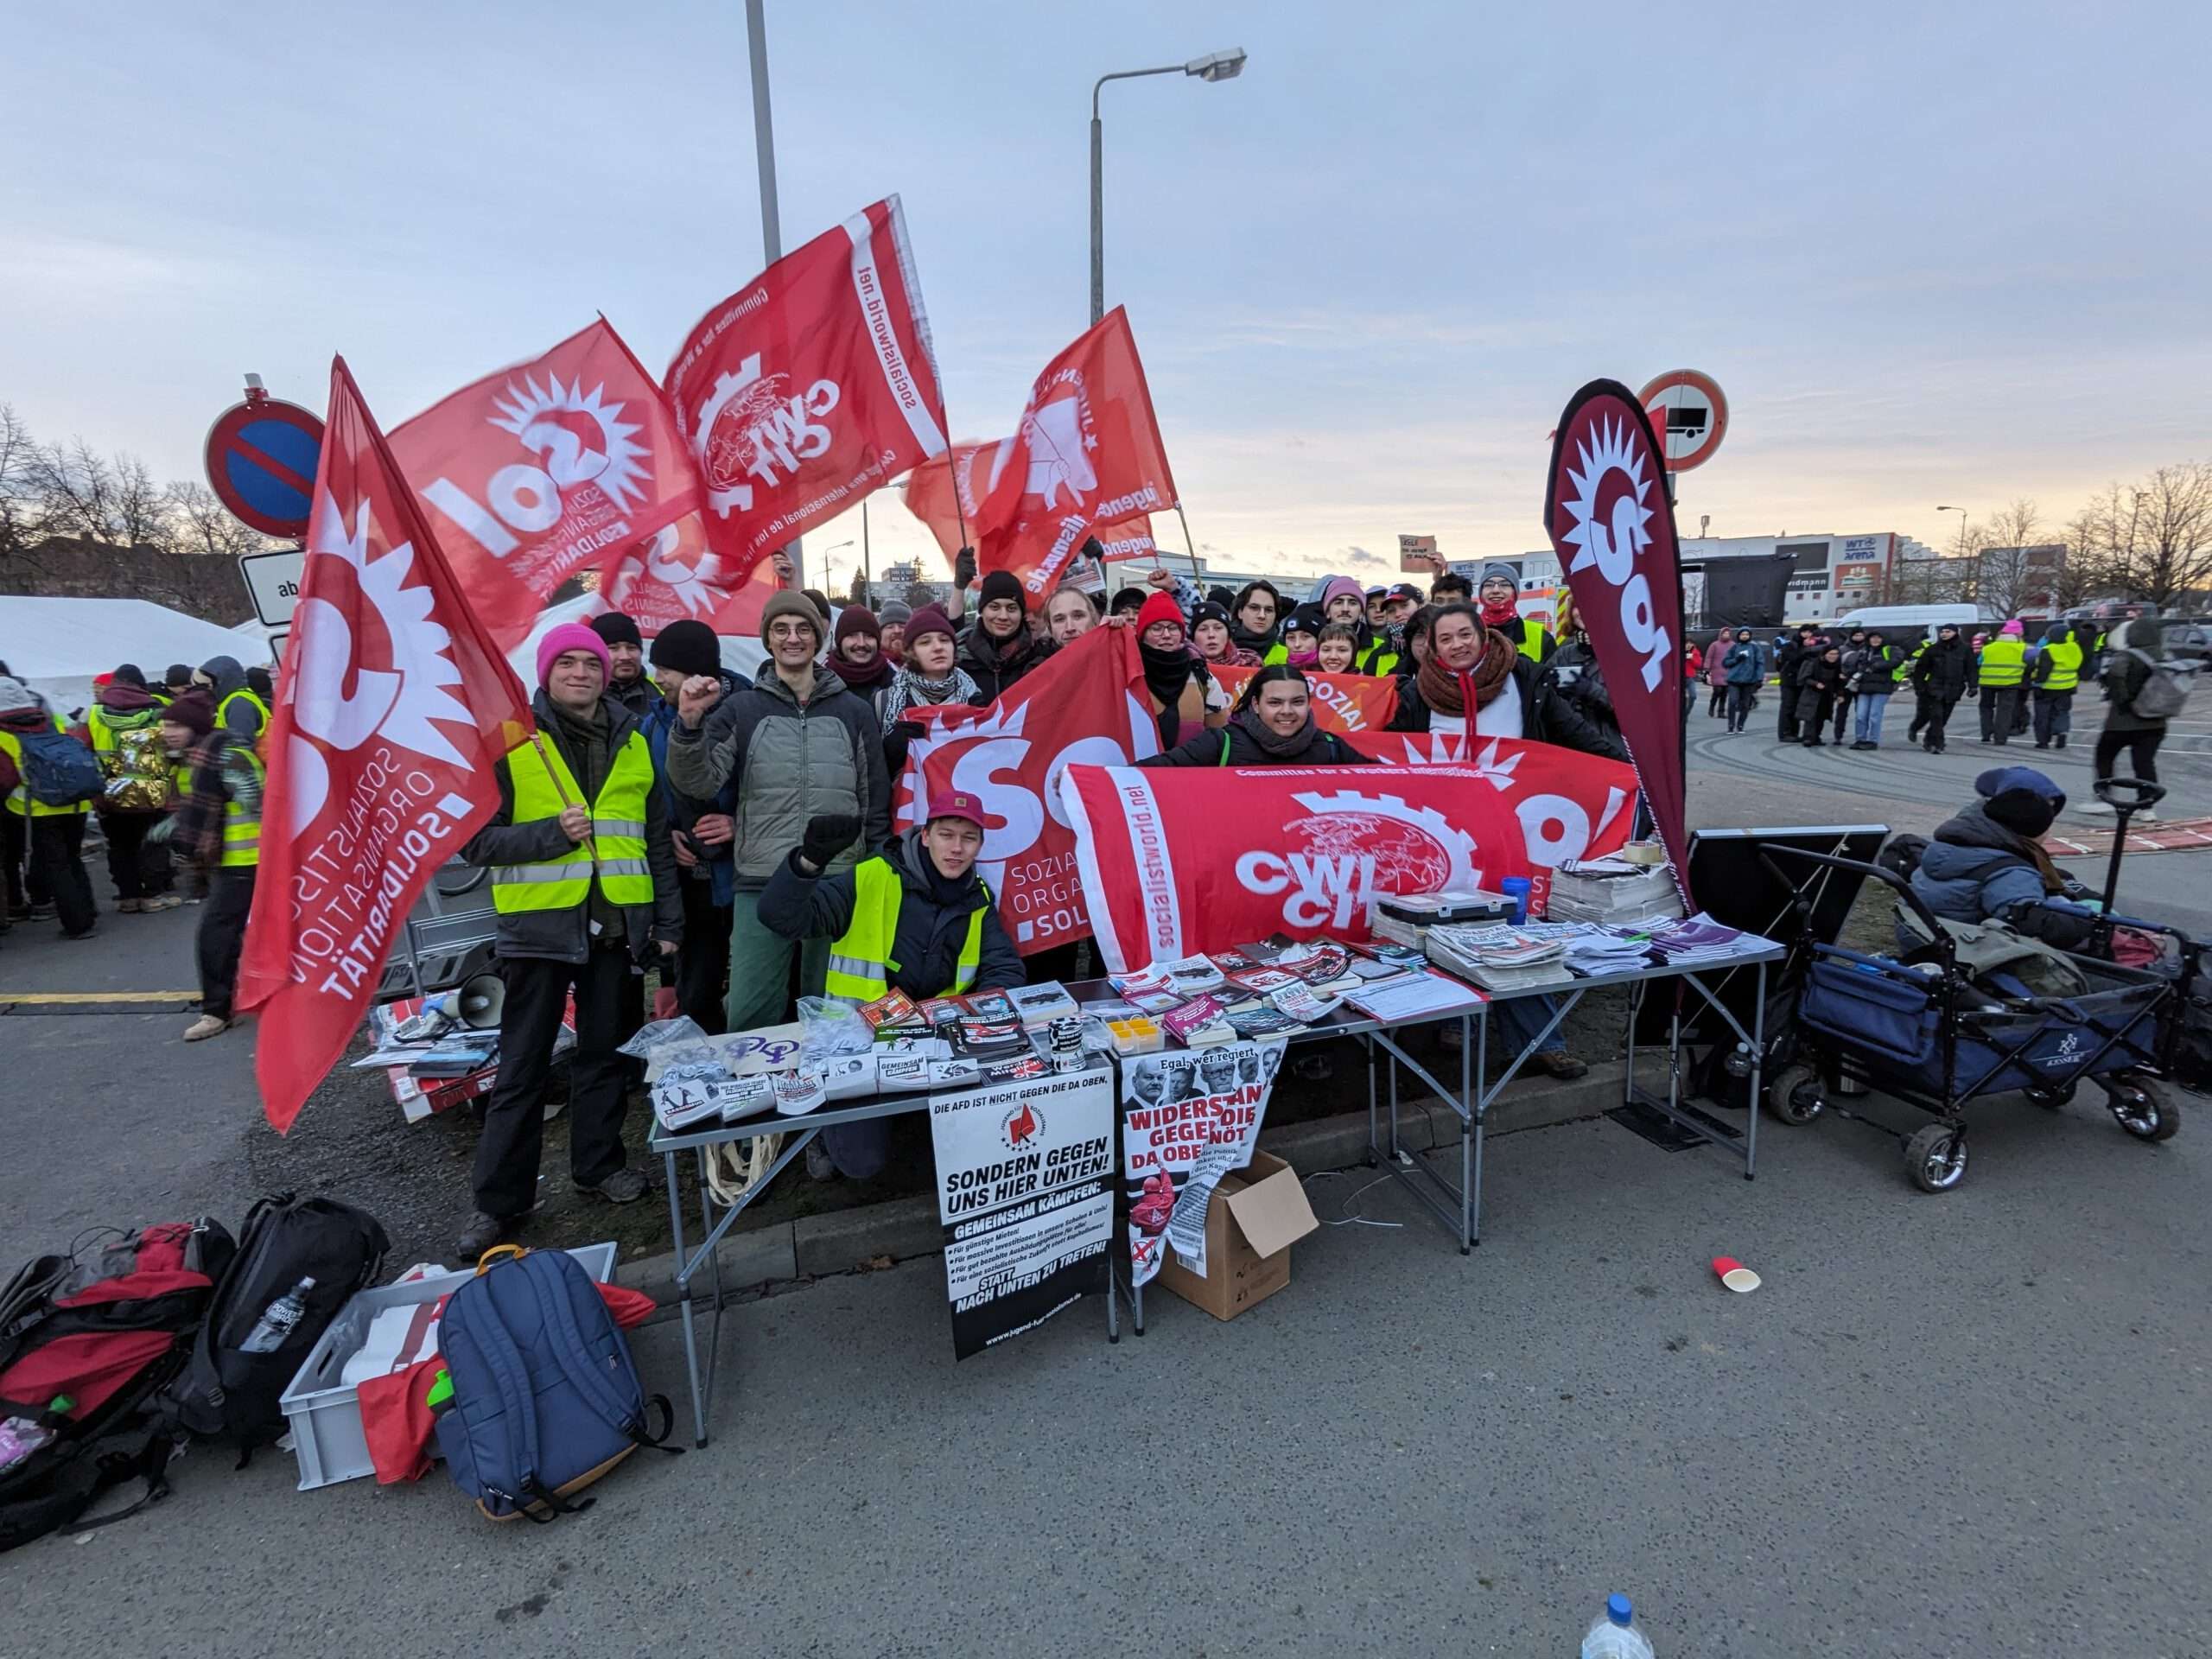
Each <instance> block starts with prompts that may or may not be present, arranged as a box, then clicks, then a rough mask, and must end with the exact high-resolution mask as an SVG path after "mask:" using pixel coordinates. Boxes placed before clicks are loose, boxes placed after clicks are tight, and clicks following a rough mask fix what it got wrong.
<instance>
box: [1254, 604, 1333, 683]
mask: <svg viewBox="0 0 2212 1659" xmlns="http://www.w3.org/2000/svg"><path fill="white" fill-rule="evenodd" d="M1325 626H1327V625H1326V624H1325V623H1324V622H1323V621H1322V620H1321V611H1320V607H1319V606H1316V605H1300V606H1299V607H1297V608H1295V609H1294V610H1293V611H1292V612H1291V613H1290V614H1289V615H1288V616H1287V617H1285V618H1284V619H1283V624H1282V643H1281V645H1278V646H1276V647H1275V650H1276V651H1277V652H1281V655H1280V656H1276V655H1274V653H1270V654H1269V659H1268V662H1269V666H1271V667H1272V666H1273V665H1274V664H1276V663H1287V664H1289V665H1290V666H1291V667H1293V668H1302V669H1304V670H1306V672H1307V673H1309V674H1310V673H1315V672H1318V671H1319V669H1320V666H1321V630H1322V628H1323V627H1325Z"/></svg>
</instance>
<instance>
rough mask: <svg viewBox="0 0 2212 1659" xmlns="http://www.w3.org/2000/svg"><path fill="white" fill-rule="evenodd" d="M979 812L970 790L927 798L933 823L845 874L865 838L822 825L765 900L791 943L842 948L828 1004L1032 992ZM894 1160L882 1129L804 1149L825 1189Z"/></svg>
mask: <svg viewBox="0 0 2212 1659" xmlns="http://www.w3.org/2000/svg"><path fill="white" fill-rule="evenodd" d="M984 828H985V823H984V817H983V804H982V801H981V800H980V799H978V798H976V796H974V795H971V794H969V793H966V792H965V791H952V792H950V793H949V794H938V795H934V796H932V797H931V801H930V818H929V822H928V823H925V824H924V825H922V827H921V828H920V829H909V830H907V831H906V833H905V834H904V835H902V836H899V838H898V840H897V841H895V842H892V843H891V845H889V846H888V847H886V848H885V849H883V851H882V852H881V853H880V854H877V855H874V856H872V857H868V858H863V859H862V860H861V861H860V862H859V863H857V864H855V865H854V866H853V867H852V868H849V869H848V870H845V871H844V872H842V874H827V871H828V869H829V866H830V865H831V864H832V863H833V862H835V861H836V860H837V858H838V857H839V855H842V853H844V852H845V850H846V849H848V848H849V847H850V846H851V845H852V844H853V842H854V841H855V839H857V838H858V837H859V836H860V834H861V821H860V819H859V818H857V817H854V816H851V815H849V814H829V815H823V816H817V817H814V818H811V819H810V820H809V821H808V823H807V826H806V834H805V836H804V839H803V840H802V841H801V842H799V844H798V846H797V847H795V848H793V849H791V853H790V855H788V856H787V857H785V859H784V860H783V861H781V862H780V863H779V864H778V866H777V867H776V870H775V873H774V874H772V875H771V876H770V877H769V878H768V884H767V886H766V887H765V888H763V889H762V891H761V893H760V920H761V921H762V923H763V924H764V925H766V926H767V927H768V928H770V929H771V930H772V931H774V932H775V933H777V934H778V935H779V936H780V937H781V938H785V939H788V940H791V941H794V942H797V941H803V940H834V941H835V943H834V944H830V945H829V976H828V977H827V979H826V980H825V981H824V982H823V988H824V990H825V992H826V993H827V995H830V996H833V997H836V998H839V999H841V1000H842V1001H848V1002H851V1003H854V1004H855V1005H858V1004H861V1003H865V1002H872V1001H874V1000H875V999H876V998H877V997H880V996H882V995H885V994H886V993H887V992H889V991H891V990H894V989H896V990H900V991H904V992H905V993H906V995H908V996H910V997H912V999H913V1000H914V1001H917V1002H919V1001H924V1000H925V999H926V998H929V997H932V996H957V995H961V994H962V993H963V992H966V991H970V990H979V989H988V990H997V989H1002V988H1005V987H1007V986H1013V985H1021V984H1026V983H1027V975H1026V973H1025V972H1024V970H1023V968H1022V963H1021V957H1020V956H1019V955H1018V954H1017V953H1016V952H1015V950H1014V942H1013V941H1012V940H1011V939H1009V938H1007V933H1006V928H1005V926H1004V925H1002V924H1001V921H1000V920H999V911H998V901H997V900H996V899H995V898H994V897H993V896H992V894H991V890H990V888H988V887H986V886H985V885H984V884H983V882H982V879H981V878H980V877H978V876H977V875H976V857H977V855H979V854H981V853H982V850H983V831H984ZM889 1151H890V1132H889V1127H888V1125H887V1123H886V1122H884V1120H882V1119H880V1118H876V1119H873V1120H870V1121H868V1122H861V1123H850V1124H846V1125H843V1126H842V1127H840V1128H827V1129H824V1130H823V1131H822V1133H821V1134H820V1135H817V1137H816V1138H815V1140H814V1141H812V1142H811V1143H810V1145H809V1146H808V1147H807V1173H809V1174H810V1175H812V1176H813V1177H814V1178H815V1179H817V1180H823V1179H828V1178H829V1176H830V1175H831V1174H832V1173H842V1174H844V1175H846V1176H848V1177H849V1178H851V1179H855V1180H866V1179H868V1178H869V1177H870V1176H873V1175H875V1174H878V1173H880V1172H881V1171H882V1168H883V1165H884V1161H885V1160H886V1158H887V1156H888V1154H889Z"/></svg>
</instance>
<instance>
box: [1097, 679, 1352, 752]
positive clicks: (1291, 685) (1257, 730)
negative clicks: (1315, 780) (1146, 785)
mask: <svg viewBox="0 0 2212 1659" xmlns="http://www.w3.org/2000/svg"><path fill="white" fill-rule="evenodd" d="M1375 764H1376V761H1375V759H1374V757H1373V756H1372V755H1367V754H1363V753H1360V752H1359V751H1358V750H1357V749H1356V748H1354V747H1352V746H1351V744H1350V743H1348V742H1346V741H1344V739H1343V738H1341V737H1339V736H1338V735H1337V734H1336V733H1334V732H1331V731H1325V730H1324V729H1323V728H1321V726H1320V724H1319V722H1318V721H1315V720H1314V718H1313V686H1312V685H1311V683H1308V682H1307V680H1306V676H1305V675H1304V674H1303V673H1301V672H1300V671H1298V670H1297V669H1294V668H1293V667H1291V666H1290V665H1289V664H1287V663H1272V664H1268V666H1267V667H1265V668H1262V670H1260V671H1259V672H1258V673H1256V674H1255V675H1253V676H1252V677H1251V679H1250V680H1249V681H1248V682H1247V683H1245V687H1244V695H1243V696H1241V697H1239V698H1238V699H1237V700H1236V710H1235V712H1234V713H1232V714H1231V715H1230V717H1229V723H1228V724H1227V725H1226V726H1224V727H1222V728H1220V729H1219V730H1207V731H1203V732H1196V733H1193V734H1192V735H1191V736H1189V737H1187V738H1185V740H1184V741H1182V742H1181V743H1179V744H1178V745H1177V746H1176V747H1173V748H1172V749H1166V750H1163V751H1162V752H1160V753H1158V754H1154V755H1149V756H1147V757H1146V758H1145V759H1144V760H1140V761H1138V762H1137V765H1139V766H1373V765H1375Z"/></svg>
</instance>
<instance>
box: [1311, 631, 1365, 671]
mask: <svg viewBox="0 0 2212 1659" xmlns="http://www.w3.org/2000/svg"><path fill="white" fill-rule="evenodd" d="M1358 653H1359V632H1358V630H1357V629H1356V628H1354V627H1353V626H1351V624H1350V623H1348V622H1330V623H1327V624H1325V625H1324V626H1323V627H1322V629H1321V639H1320V642H1319V645H1317V646H1316V647H1315V654H1316V655H1317V656H1318V657H1319V658H1320V663H1319V666H1320V670H1321V671H1322V672H1323V673H1324V674H1349V673H1351V672H1352V671H1353V666H1354V665H1353V662H1352V659H1353V658H1355V657H1356V656H1357V655H1358Z"/></svg>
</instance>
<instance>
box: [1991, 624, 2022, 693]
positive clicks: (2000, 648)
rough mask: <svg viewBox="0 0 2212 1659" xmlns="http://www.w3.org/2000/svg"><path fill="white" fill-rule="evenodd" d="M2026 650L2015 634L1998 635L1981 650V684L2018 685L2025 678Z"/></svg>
mask: <svg viewBox="0 0 2212 1659" xmlns="http://www.w3.org/2000/svg"><path fill="white" fill-rule="evenodd" d="M2027 671H2028V648H2027V646H2026V645H2024V644H2023V643H2021V640H2020V636H2019V635H2018V634H2016V633H2000V634H1999V635H1998V636H1997V637H1996V638H1995V639H1992V640H1990V641H1989V642H1988V643H1987V644H1986V645H1983V646H1982V648H1981V683H1982V686H1983V688H1984V689H1985V690H1986V689H1987V688H1989V687H1991V686H1997V687H2000V688H2001V687H2004V686H2007V685H2018V683H2020V682H2021V681H2022V680H2023V679H2024V678H2025V677H2027Z"/></svg>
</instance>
